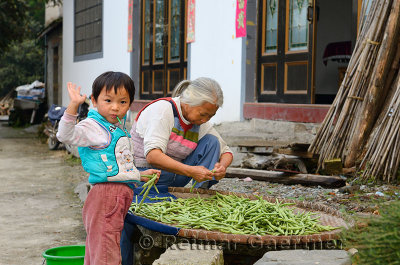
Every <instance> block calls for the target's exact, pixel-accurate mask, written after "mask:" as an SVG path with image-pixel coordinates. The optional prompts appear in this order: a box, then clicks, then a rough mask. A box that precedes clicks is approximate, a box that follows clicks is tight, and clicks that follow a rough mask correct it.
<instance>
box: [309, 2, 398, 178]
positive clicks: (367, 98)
mask: <svg viewBox="0 0 400 265" xmlns="http://www.w3.org/2000/svg"><path fill="white" fill-rule="evenodd" d="M364 14H365V8H364V9H363V12H362V16H361V17H362V18H363V19H362V21H361V22H360V28H359V32H358V38H357V42H356V45H355V48H354V51H353V55H352V57H351V59H350V62H349V65H348V68H347V70H346V74H345V77H344V79H343V82H342V84H341V86H340V88H339V91H338V94H337V96H336V98H335V100H334V102H333V103H332V106H331V108H330V110H329V112H328V114H327V116H326V117H325V120H324V121H323V123H322V126H321V128H320V130H319V132H318V134H317V136H316V138H315V139H314V141H313V143H312V144H311V146H310V148H309V151H311V152H313V153H316V154H319V168H321V167H323V164H324V161H326V160H329V159H333V158H340V159H342V161H343V162H344V166H345V167H353V166H355V165H356V166H358V169H359V170H360V171H361V172H363V179H364V180H367V179H369V178H374V179H384V180H387V181H391V180H394V179H395V177H396V172H397V168H398V166H399V163H398V162H399V161H398V160H399V159H398V158H399V156H400V148H399V146H398V145H399V144H400V143H399V144H398V143H397V142H396V140H393V141H388V142H387V141H384V139H383V138H384V137H389V136H388V134H387V133H388V131H390V130H389V127H390V128H393V126H396V124H397V123H396V121H395V120H394V119H396V118H397V112H396V111H397V109H396V110H395V109H394V108H395V107H394V106H395V104H396V102H397V101H396V99H395V97H396V96H398V93H397V91H398V90H400V86H399V84H398V82H397V80H398V76H399V74H400V73H399V62H400V41H399V40H400V39H399V30H400V1H395V0H371V7H370V10H369V12H368V13H367V14H366V15H365V16H364ZM396 106H397V105H396ZM391 110H392V112H390V111H391ZM388 112H390V113H392V115H390V116H387V114H388ZM397 125H398V124H397ZM387 126H388V127H387ZM398 129H399V127H397V129H396V130H398ZM391 130H393V129H391ZM389 133H392V134H393V135H391V137H395V138H396V139H397V135H396V132H394V131H391V132H389ZM381 137H383V138H382V139H381ZM397 140H399V139H397ZM393 143H396V145H391V144H393ZM391 148H392V149H393V150H389V149H391ZM396 149H397V150H396ZM382 157H386V158H385V159H383V158H382ZM379 158H380V159H379ZM361 161H362V162H361ZM378 161H379V162H378ZM360 162H361V163H360ZM371 174H373V176H372V175H371Z"/></svg>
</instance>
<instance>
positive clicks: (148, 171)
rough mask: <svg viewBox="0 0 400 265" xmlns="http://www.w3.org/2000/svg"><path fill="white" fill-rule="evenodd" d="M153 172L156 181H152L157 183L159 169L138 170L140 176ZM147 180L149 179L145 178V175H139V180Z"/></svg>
mask: <svg viewBox="0 0 400 265" xmlns="http://www.w3.org/2000/svg"><path fill="white" fill-rule="evenodd" d="M153 174H157V179H156V181H155V182H154V183H157V182H158V179H159V178H160V174H161V170H157V169H147V170H145V171H140V175H141V176H143V175H153ZM149 180H150V179H149V178H147V177H140V181H144V182H147V181H149Z"/></svg>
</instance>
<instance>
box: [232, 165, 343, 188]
mask: <svg viewBox="0 0 400 265" xmlns="http://www.w3.org/2000/svg"><path fill="white" fill-rule="evenodd" d="M226 177H228V178H246V177H251V178H252V179H254V180H261V181H269V182H275V183H282V184H289V185H291V184H302V185H304V186H318V185H319V186H322V187H326V188H339V187H342V186H345V185H346V181H345V180H344V179H343V178H341V177H340V176H323V175H313V174H288V173H284V172H276V171H268V170H257V169H245V168H231V167H230V168H228V169H227V170H226Z"/></svg>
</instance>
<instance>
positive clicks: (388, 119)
mask: <svg viewBox="0 0 400 265" xmlns="http://www.w3.org/2000/svg"><path fill="white" fill-rule="evenodd" d="M394 87H395V89H394V92H395V93H394V96H393V97H392V99H391V101H390V104H389V106H388V108H387V110H386V111H385V112H382V114H381V116H382V117H381V118H380V119H381V122H380V123H379V125H378V126H377V127H376V128H375V129H374V132H373V133H372V137H371V140H370V141H369V146H368V149H367V152H366V154H365V156H364V159H363V160H362V162H361V165H360V168H363V169H364V170H362V171H360V173H362V174H361V179H362V180H364V181H367V180H376V178H377V177H380V179H381V180H384V181H387V182H390V181H395V180H396V175H397V170H398V167H399V164H400V131H399V129H400V76H398V77H397V81H396V82H395V85H394Z"/></svg>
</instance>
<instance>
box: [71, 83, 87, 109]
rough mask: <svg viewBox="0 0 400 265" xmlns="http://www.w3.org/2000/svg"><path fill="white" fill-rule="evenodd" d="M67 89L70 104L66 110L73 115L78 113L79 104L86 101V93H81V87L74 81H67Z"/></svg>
mask: <svg viewBox="0 0 400 265" xmlns="http://www.w3.org/2000/svg"><path fill="white" fill-rule="evenodd" d="M67 89H68V94H69V104H68V107H67V109H66V112H67V113H69V114H72V115H76V113H77V112H78V108H79V105H81V104H82V103H83V102H85V100H86V95H85V94H84V95H81V87H80V86H79V87H76V84H73V83H72V82H68V83H67Z"/></svg>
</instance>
